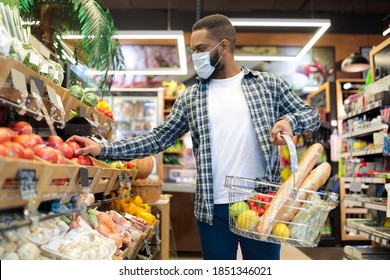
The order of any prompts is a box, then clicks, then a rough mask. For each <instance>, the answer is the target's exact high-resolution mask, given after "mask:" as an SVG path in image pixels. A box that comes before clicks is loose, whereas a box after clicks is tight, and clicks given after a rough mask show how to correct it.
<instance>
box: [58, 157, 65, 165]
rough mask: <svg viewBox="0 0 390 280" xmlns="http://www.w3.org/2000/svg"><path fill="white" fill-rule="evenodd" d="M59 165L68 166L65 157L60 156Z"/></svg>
mask: <svg viewBox="0 0 390 280" xmlns="http://www.w3.org/2000/svg"><path fill="white" fill-rule="evenodd" d="M57 163H58V164H66V160H65V158H64V156H63V155H58V158H57Z"/></svg>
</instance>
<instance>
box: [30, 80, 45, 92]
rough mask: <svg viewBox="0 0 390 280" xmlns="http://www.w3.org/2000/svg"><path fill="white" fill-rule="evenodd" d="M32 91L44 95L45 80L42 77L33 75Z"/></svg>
mask: <svg viewBox="0 0 390 280" xmlns="http://www.w3.org/2000/svg"><path fill="white" fill-rule="evenodd" d="M30 83H31V92H35V93H36V94H39V96H43V93H44V82H43V81H42V80H41V79H38V78H35V77H31V82H30Z"/></svg>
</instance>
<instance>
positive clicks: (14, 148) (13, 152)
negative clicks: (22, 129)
mask: <svg viewBox="0 0 390 280" xmlns="http://www.w3.org/2000/svg"><path fill="white" fill-rule="evenodd" d="M3 146H4V148H5V154H6V155H7V156H9V157H16V158H24V147H23V146H22V145H21V144H19V143H16V142H10V141H8V142H5V143H3Z"/></svg>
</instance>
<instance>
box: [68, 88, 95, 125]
mask: <svg viewBox="0 0 390 280" xmlns="http://www.w3.org/2000/svg"><path fill="white" fill-rule="evenodd" d="M66 95H67V96H66V101H65V102H66V103H65V104H64V108H65V112H70V110H73V111H76V112H78V113H80V107H83V108H84V109H85V116H86V118H88V119H91V118H92V113H94V112H96V111H95V110H94V109H93V108H92V107H91V106H88V105H87V104H85V103H83V102H81V101H80V100H78V99H77V98H75V97H73V96H71V95H70V94H69V92H66ZM72 118H73V116H72V115H70V114H68V115H67V116H66V118H65V122H68V121H70V120H71V119H72Z"/></svg>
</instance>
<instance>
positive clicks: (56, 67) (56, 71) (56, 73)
mask: <svg viewBox="0 0 390 280" xmlns="http://www.w3.org/2000/svg"><path fill="white" fill-rule="evenodd" d="M48 62H49V63H50V64H51V65H53V68H51V69H52V71H53V73H52V76H53V78H52V79H51V80H52V82H53V83H55V84H57V85H59V86H60V85H62V82H63V80H64V69H62V66H61V65H60V64H59V63H57V62H55V61H52V60H49V61H48Z"/></svg>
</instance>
